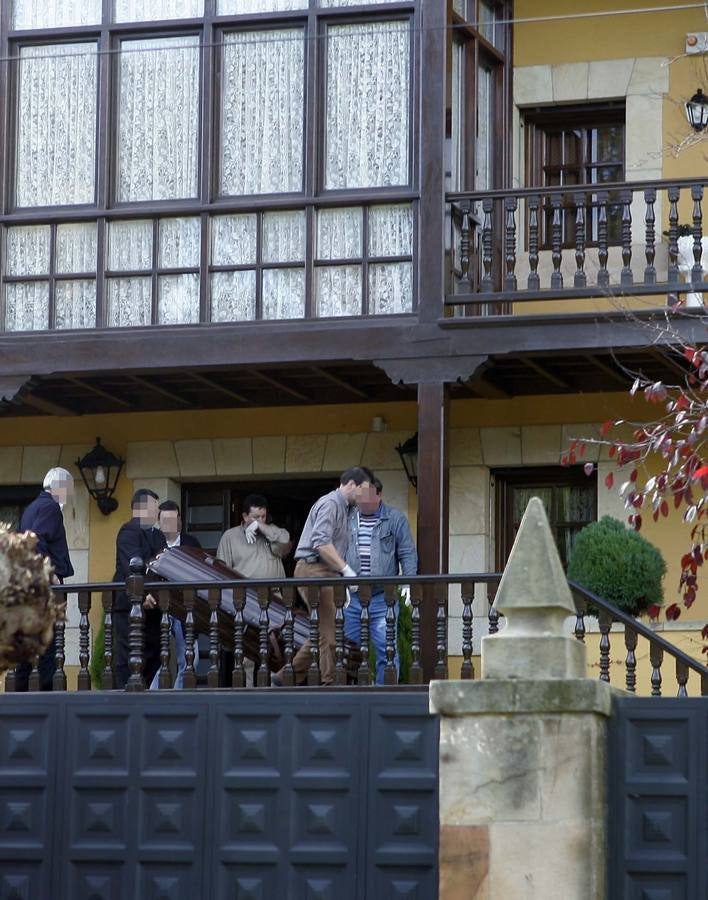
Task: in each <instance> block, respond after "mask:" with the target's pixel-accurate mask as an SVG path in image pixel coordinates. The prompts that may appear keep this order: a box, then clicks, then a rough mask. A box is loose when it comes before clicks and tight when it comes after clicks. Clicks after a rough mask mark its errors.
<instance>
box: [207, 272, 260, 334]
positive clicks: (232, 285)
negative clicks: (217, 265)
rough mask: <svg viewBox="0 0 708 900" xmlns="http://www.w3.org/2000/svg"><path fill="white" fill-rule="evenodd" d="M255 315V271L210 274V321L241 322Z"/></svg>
mask: <svg viewBox="0 0 708 900" xmlns="http://www.w3.org/2000/svg"><path fill="white" fill-rule="evenodd" d="M255 315H256V272H255V270H254V269H243V270H241V271H238V272H215V273H214V274H213V275H212V276H211V321H212V322H242V321H247V320H249V319H253V318H255Z"/></svg>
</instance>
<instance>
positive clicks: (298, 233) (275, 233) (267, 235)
mask: <svg viewBox="0 0 708 900" xmlns="http://www.w3.org/2000/svg"><path fill="white" fill-rule="evenodd" d="M262 252H263V262H303V261H304V259H305V213H304V212H303V211H302V210H297V211H295V212H267V213H264V214H263V251H262Z"/></svg>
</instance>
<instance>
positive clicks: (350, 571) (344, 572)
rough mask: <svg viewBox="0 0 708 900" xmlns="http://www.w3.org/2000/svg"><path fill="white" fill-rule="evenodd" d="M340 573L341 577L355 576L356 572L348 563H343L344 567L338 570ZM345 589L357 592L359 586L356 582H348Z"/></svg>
mask: <svg viewBox="0 0 708 900" xmlns="http://www.w3.org/2000/svg"><path fill="white" fill-rule="evenodd" d="M340 575H341V576H342V578H356V572H355V571H354V569H352V567H351V566H350V565H349V564H347V565H345V566H344V568H343V569H341V570H340ZM347 590H348V591H351V592H352V593H353V594H358V593H359V586H358V585H356V584H348V585H347Z"/></svg>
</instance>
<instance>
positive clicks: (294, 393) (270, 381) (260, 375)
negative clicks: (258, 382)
mask: <svg viewBox="0 0 708 900" xmlns="http://www.w3.org/2000/svg"><path fill="white" fill-rule="evenodd" d="M249 372H250V374H252V375H256V376H257V377H258V378H261V379H262V380H263V381H266V382H267V383H268V384H269V385H271V387H274V388H278V390H279V391H283V393H285V394H290V396H291V397H295V398H296V399H298V400H304V401H305V403H311V402H312V397H308V395H307V394H303V393H302V391H298V390H296V389H295V388H291V387H289V386H288V385H287V384H283V382H282V381H279V380H278V379H277V378H272V377H271V376H270V375H266V374H265V372H261V371H260V369H250V370H249Z"/></svg>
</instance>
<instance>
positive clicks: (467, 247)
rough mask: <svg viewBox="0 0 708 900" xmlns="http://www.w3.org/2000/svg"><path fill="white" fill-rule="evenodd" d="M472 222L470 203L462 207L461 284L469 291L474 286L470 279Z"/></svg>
mask: <svg viewBox="0 0 708 900" xmlns="http://www.w3.org/2000/svg"><path fill="white" fill-rule="evenodd" d="M471 232H472V224H471V218H470V206H469V203H468V204H467V205H466V206H464V207H463V209H462V224H461V226H460V285H461V286H462V287H463V288H465V289H467V290H468V291H469V290H470V289H471V287H472V282H471V279H470V251H471V247H472V237H471Z"/></svg>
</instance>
